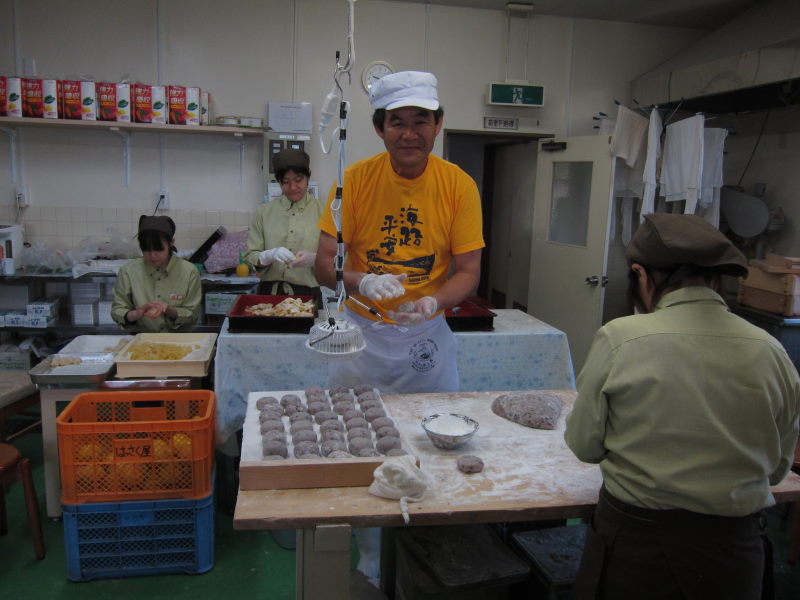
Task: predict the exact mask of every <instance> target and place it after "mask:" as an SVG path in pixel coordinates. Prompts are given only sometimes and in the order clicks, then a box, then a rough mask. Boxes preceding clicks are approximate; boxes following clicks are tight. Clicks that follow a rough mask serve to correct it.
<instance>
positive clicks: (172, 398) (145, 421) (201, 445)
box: [56, 390, 215, 504]
mask: <svg viewBox="0 0 800 600" xmlns="http://www.w3.org/2000/svg"><path fill="white" fill-rule="evenodd" d="M214 416H215V395H214V392H212V391H209V390H165V391H138V392H128V391H124V392H123V391H114V392H87V393H85V394H79V395H78V396H75V398H73V399H72V402H70V403H69V405H68V406H67V408H66V409H64V411H63V412H62V413H61V414H60V415H59V416H58V418H57V419H56V428H57V431H58V452H59V460H60V463H61V502H62V503H63V504H83V503H85V502H124V501H128V500H160V499H172V498H183V499H193V500H196V499H198V498H203V497H205V496H208V495H209V494H210V493H211V483H212V482H211V472H212V467H213V462H214Z"/></svg>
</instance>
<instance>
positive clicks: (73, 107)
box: [61, 79, 82, 119]
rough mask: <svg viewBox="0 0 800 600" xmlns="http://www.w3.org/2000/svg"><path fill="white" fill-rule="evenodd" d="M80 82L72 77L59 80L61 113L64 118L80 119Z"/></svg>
mask: <svg viewBox="0 0 800 600" xmlns="http://www.w3.org/2000/svg"><path fill="white" fill-rule="evenodd" d="M81 112H82V111H81V82H80V81H77V80H73V79H64V80H62V81H61V115H62V116H63V117H64V118H65V119H81V118H82V117H81Z"/></svg>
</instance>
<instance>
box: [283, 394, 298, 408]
mask: <svg viewBox="0 0 800 600" xmlns="http://www.w3.org/2000/svg"><path fill="white" fill-rule="evenodd" d="M302 403H303V401H302V400H301V399H300V396H298V395H297V394H284V395H283V396H281V406H282V407H283V408H286V405H287V404H302Z"/></svg>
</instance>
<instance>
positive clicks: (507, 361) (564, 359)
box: [214, 309, 575, 444]
mask: <svg viewBox="0 0 800 600" xmlns="http://www.w3.org/2000/svg"><path fill="white" fill-rule="evenodd" d="M494 312H495V313H496V314H497V316H496V317H495V319H494V331H460V332H457V333H456V339H457V340H458V371H459V376H460V386H461V390H462V391H465V392H487V391H505V390H527V389H541V390H563V389H574V388H575V377H574V375H573V371H572V360H571V358H570V354H569V346H568V344H567V336H566V335H565V334H564V332H562V331H560V330H558V329H556V328H554V327H551V326H550V325H548V324H546V323H543V322H542V321H539V320H538V319H535V318H534V317H532V316H530V315H529V314H527V313H524V312H522V311H520V310H497V309H495V310H494ZM307 337H308V336H307V335H306V334H287V333H230V332H229V331H228V320H227V319H225V322H224V324H223V325H222V329H221V330H220V334H219V337H218V338H217V356H216V359H215V367H214V387H215V391H216V394H217V442H218V443H219V444H222V443H224V442H226V441H227V440H228V438H229V437H230V436H231V435H233V434H234V433H235V432H236V431H238V430H240V429H241V428H242V424H243V423H244V413H245V408H246V407H247V394H249V393H250V392H255V391H259V390H303V389H305V388H307V387H309V386H312V385H319V386H323V387H324V386H325V383H326V381H327V377H328V367H327V362H326V361H325V360H324V359H322V358H320V357H319V356H318V355H316V354H315V353H313V352H311V351H309V350H308V349H307V348H306V347H305V341H306V339H307Z"/></svg>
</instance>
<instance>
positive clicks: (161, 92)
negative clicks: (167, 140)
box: [150, 85, 169, 124]
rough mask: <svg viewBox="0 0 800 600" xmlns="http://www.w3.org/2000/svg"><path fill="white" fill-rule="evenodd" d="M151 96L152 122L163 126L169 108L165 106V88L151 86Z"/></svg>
mask: <svg viewBox="0 0 800 600" xmlns="http://www.w3.org/2000/svg"><path fill="white" fill-rule="evenodd" d="M150 87H151V90H150V92H151V94H152V122H153V123H161V124H164V123H166V122H167V114H168V111H169V106H167V88H166V87H165V86H163V85H153V86H150Z"/></svg>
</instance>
